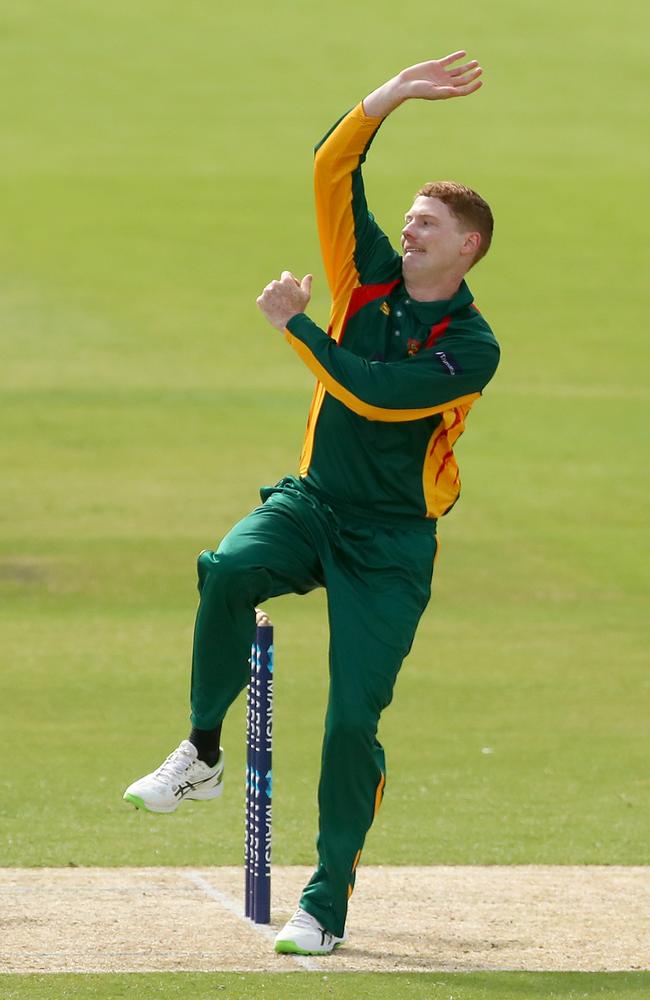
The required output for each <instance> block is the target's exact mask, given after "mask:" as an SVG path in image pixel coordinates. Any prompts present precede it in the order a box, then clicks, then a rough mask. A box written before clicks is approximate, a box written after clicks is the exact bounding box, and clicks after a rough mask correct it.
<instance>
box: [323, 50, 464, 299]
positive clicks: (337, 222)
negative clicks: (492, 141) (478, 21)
mask: <svg viewBox="0 0 650 1000" xmlns="http://www.w3.org/2000/svg"><path fill="white" fill-rule="evenodd" d="M465 55H466V53H465V52H464V51H460V52H454V53H452V54H451V55H449V56H445V57H444V59H439V60H430V61H429V62H424V63H418V64H417V65H415V66H409V67H407V68H406V69H404V70H402V71H401V73H398V74H397V76H395V77H392V78H391V79H390V80H387V81H386V83H383V84H382V85H381V87H378V88H377V90H374V91H373V92H372V93H371V94H369V95H368V96H367V97H366V98H364V100H363V101H362V102H361V103H360V104H358V105H357V106H356V107H355V108H353V109H352V111H350V112H348V114H347V115H344V117H343V118H341V119H339V121H338V122H336V124H335V125H334V126H333V127H332V128H331V129H330V131H329V132H328V133H327V135H326V136H325V137H324V139H322V140H321V142H320V143H319V144H318V146H317V147H316V158H315V164H314V186H315V192H316V218H317V222H318V233H319V237H320V243H321V252H322V256H323V263H324V266H325V273H326V275H327V280H328V284H329V287H330V291H331V293H332V297H333V299H334V314H336V313H338V312H340V311H341V309H343V308H345V305H346V303H347V300H348V299H349V296H350V293H351V292H352V291H353V289H354V288H355V287H357V286H358V285H361V284H364V285H365V284H378V283H381V282H386V281H390V280H392V279H394V278H396V277H399V274H400V265H401V258H400V256H399V254H398V253H397V252H396V251H395V250H394V249H393V247H392V246H391V245H390V242H389V240H388V238H387V237H386V235H385V234H384V233H383V232H382V230H381V229H380V228H379V226H378V225H377V223H376V222H375V220H374V217H373V215H372V213H371V212H369V211H368V206H367V204H366V197H365V191H364V186H363V178H362V175H361V168H362V165H363V163H364V160H365V158H366V154H367V152H368V149H369V147H370V144H371V142H372V140H373V138H374V136H375V134H376V132H377V130H378V128H379V126H380V125H381V123H382V121H383V119H384V118H385V117H386V116H387V115H389V114H390V113H391V112H392V111H394V110H395V109H396V108H397V107H399V105H400V104H403V102H404V101H407V100H411V99H414V98H420V99H423V100H445V99H447V98H450V97H463V96H465V95H467V94H472V93H474V91H475V90H478V88H479V87H480V86H481V81H480V80H479V77H480V75H481V72H482V71H481V67H480V66H479V65H478V63H477V62H476V61H475V60H472V61H470V62H468V63H465V64H464V65H460V66H454V65H453V64H454V63H457V62H458V61H459V59H461V58H463V57H464V56H465Z"/></svg>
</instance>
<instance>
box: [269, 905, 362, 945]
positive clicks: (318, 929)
mask: <svg viewBox="0 0 650 1000" xmlns="http://www.w3.org/2000/svg"><path fill="white" fill-rule="evenodd" d="M346 938H347V935H345V934H344V935H343V937H336V935H335V934H330V932H329V931H326V930H325V928H324V927H323V925H322V924H320V923H319V922H318V920H316V917H312V915H311V913H307V911H306V910H301V909H297V910H296V912H295V913H294V915H293V916H292V917H291V919H290V920H289V921H288V922H287V923H286V924H285V925H284V927H283V928H282V930H281V931H279V932H278V934H277V936H276V938H275V950H276V951H277V952H279V953H280V954H281V955H329V953H330V952H331V951H334V949H335V948H338V947H339V945H341V944H343V942H344V941H345V940H346Z"/></svg>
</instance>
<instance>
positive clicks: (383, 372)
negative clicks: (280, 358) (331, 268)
mask: <svg viewBox="0 0 650 1000" xmlns="http://www.w3.org/2000/svg"><path fill="white" fill-rule="evenodd" d="M310 296H311V275H309V274H308V275H306V276H305V277H304V278H303V279H302V281H301V282H298V281H297V279H296V278H294V276H293V275H292V274H291V273H290V272H289V271H283V272H282V277H281V279H280V281H272V282H271V283H270V284H269V285H267V286H266V288H265V289H264V291H263V292H262V294H261V295H260V297H259V298H258V300H257V304H258V305H259V307H260V309H261V310H262V312H263V313H264V315H265V316H266V318H267V319H268V320H269V322H270V323H272V324H273V326H275V327H277V329H279V330H285V336H286V338H287V340H288V342H289V343H290V344H291V346H292V347H293V348H294V350H295V351H296V353H297V354H298V355H299V357H300V358H301V359H302V360H303V361H304V363H305V364H306V365H307V367H308V368H309V369H310V370H311V371H312V372H313V373H314V375H316V377H317V378H318V380H319V381H320V382H321V383H322V384H323V385H324V387H325V389H326V390H327V392H329V394H330V395H331V396H334V398H335V399H338V400H339V402H341V403H343V404H344V405H345V406H347V407H348V409H350V410H352V411H353V412H354V413H358V414H359V415H360V416H362V417H366V418H367V419H368V420H381V421H385V422H390V423H394V422H401V421H407V420H420V419H422V418H423V417H430V416H433V415H434V414H436V413H442V412H443V411H444V410H448V409H450V408H452V407H454V406H459V405H462V404H464V403H472V402H473V401H474V400H475V399H476V398H477V397H478V396H479V395H480V394H481V391H482V389H483V388H484V386H485V385H487V383H488V382H489V381H490V379H491V378H492V376H493V375H494V372H495V371H496V367H497V364H498V362H499V349H498V347H497V345H496V342H495V343H489V342H484V341H478V342H477V341H474V340H472V341H465V340H464V338H462V337H459V338H454V343H453V359H452V360H451V362H450V360H449V359H448V358H446V356H445V357H444V358H443V357H441V353H442V354H444V351H443V352H441V349H440V344H441V342H438V344H437V345H436V348H435V349H431V350H423V351H420V352H419V353H418V354H416V355H415V356H414V357H412V358H406V359H405V360H403V361H395V362H382V361H366V360H365V359H364V358H360V357H358V356H357V355H356V354H352V353H351V351H347V350H346V349H345V348H344V347H340V346H339V345H338V344H337V343H336V341H335V340H333V339H332V338H331V337H328V335H327V334H326V333H325V331H324V330H321V329H320V327H318V326H317V325H316V324H315V323H314V322H313V321H312V320H311V319H309V317H308V316H305V315H304V309H305V308H306V306H307V304H308V302H309V299H310Z"/></svg>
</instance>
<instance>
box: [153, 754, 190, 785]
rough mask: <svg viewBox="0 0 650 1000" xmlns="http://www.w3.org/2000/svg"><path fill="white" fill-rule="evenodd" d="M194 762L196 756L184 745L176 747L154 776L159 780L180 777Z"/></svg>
mask: <svg viewBox="0 0 650 1000" xmlns="http://www.w3.org/2000/svg"><path fill="white" fill-rule="evenodd" d="M193 763H194V758H193V757H192V756H191V755H190V754H189V753H188V752H187V750H186V749H185V748H184V747H176V749H175V750H173V751H172V752H171V753H170V755H169V757H168V758H167V760H164V761H163V762H162V764H161V765H160V767H159V768H158V770H157V771H156V772H155V773H154V778H156V779H157V780H158V781H166V780H168V779H169V778H172V779H178V778H180V777H181V775H182V774H183V773H184V771H186V770H187V769H188V767H190V765H191V764H193Z"/></svg>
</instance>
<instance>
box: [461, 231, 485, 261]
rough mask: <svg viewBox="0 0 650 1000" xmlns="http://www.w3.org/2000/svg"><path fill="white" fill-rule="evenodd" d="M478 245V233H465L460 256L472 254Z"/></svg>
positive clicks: (479, 236) (479, 243) (479, 235)
mask: <svg viewBox="0 0 650 1000" xmlns="http://www.w3.org/2000/svg"><path fill="white" fill-rule="evenodd" d="M480 245H481V234H480V233H467V235H466V237H465V241H464V243H463V245H462V247H461V248H460V253H461V256H462V257H464V256H467V255H468V254H471V255H472V256H474V254H475V253H477V251H478V249H479V247H480Z"/></svg>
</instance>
